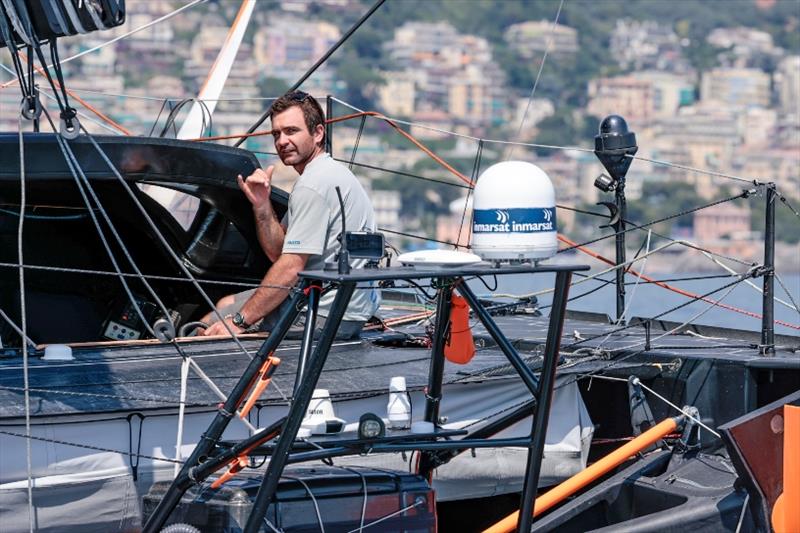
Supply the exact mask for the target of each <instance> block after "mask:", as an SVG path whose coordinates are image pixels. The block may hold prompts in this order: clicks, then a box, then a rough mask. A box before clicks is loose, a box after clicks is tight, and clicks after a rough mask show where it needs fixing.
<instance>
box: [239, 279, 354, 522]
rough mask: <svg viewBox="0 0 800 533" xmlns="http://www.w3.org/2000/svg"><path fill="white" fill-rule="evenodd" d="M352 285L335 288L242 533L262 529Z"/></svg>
mask: <svg viewBox="0 0 800 533" xmlns="http://www.w3.org/2000/svg"><path fill="white" fill-rule="evenodd" d="M355 287H356V284H355V282H352V281H347V282H344V283H342V284H341V285H340V286H339V288H338V289H337V291H336V298H335V299H334V300H333V304H332V305H331V312H330V315H329V316H328V319H327V320H326V321H325V327H324V328H323V330H322V335H321V336H320V339H319V342H318V343H317V346H316V347H315V348H314V354H313V355H312V356H311V361H310V363H309V366H308V370H306V374H305V376H304V379H303V381H302V382H301V383H300V387H299V388H298V389H297V393H296V394H295V396H294V400H293V401H292V405H291V407H290V409H289V414H288V415H287V416H286V423H285V424H284V425H283V428H281V436H280V438H279V439H278V442H277V443H276V444H275V451H274V452H273V454H272V457H271V458H270V461H269V466H268V467H267V472H266V473H265V474H264V479H262V480H261V487H259V489H258V494H257V495H256V499H255V501H254V502H253V508H252V510H251V512H250V516H249V517H248V518H247V524H245V527H244V533H257V532H258V531H260V530H261V524H262V521H263V520H264V516H266V513H267V509H268V508H269V505H270V503H271V502H272V497H273V496H274V495H275V491H276V490H277V489H278V482H279V481H280V478H281V475H282V474H283V469H284V467H285V466H286V463H287V460H288V458H289V452H290V451H291V448H292V444H293V443H294V439H295V437H297V430H299V429H300V423H301V422H302V421H303V417H304V416H305V412H306V409H307V408H308V404H309V402H310V401H311V396H312V394H313V393H314V387H316V386H317V381H318V380H319V375H320V374H321V373H322V368H323V367H324V366H325V360H326V359H327V357H328V352H329V351H330V349H331V345H332V344H333V340H334V337H335V336H336V331H337V330H338V329H339V324H340V323H341V322H342V317H343V316H344V312H345V310H346V309H347V304H348V303H349V302H350V297H351V296H352V295H353V290H354V289H355Z"/></svg>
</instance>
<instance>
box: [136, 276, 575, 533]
mask: <svg viewBox="0 0 800 533" xmlns="http://www.w3.org/2000/svg"><path fill="white" fill-rule="evenodd" d="M579 270H588V266H583V265H581V266H574V265H546V266H536V265H529V264H525V265H514V266H506V267H492V266H488V265H483V264H481V265H478V266H466V267H460V268H453V269H450V270H441V269H434V268H427V269H425V268H416V269H415V268H402V267H401V268H389V269H382V270H378V269H365V270H353V271H351V272H350V273H349V274H339V273H337V272H336V271H311V272H302V273H301V274H300V279H301V285H300V286H301V289H302V290H300V291H296V292H295V294H294V295H293V296H292V298H293V301H292V305H291V306H290V307H291V309H290V311H287V314H286V315H284V316H282V317H281V319H280V320H279V322H278V325H277V327H276V329H275V331H273V333H272V335H270V337H269V338H268V339H267V341H266V342H265V343H264V345H263V346H262V347H261V349H260V350H259V352H258V355H257V356H256V358H254V360H253V362H251V364H250V366H248V368H247V370H246V371H245V373H244V375H243V376H242V378H241V379H240V380H239V382H238V383H237V384H236V386H235V387H234V389H233V391H232V392H231V395H230V396H229V397H228V399H227V400H226V402H225V404H224V406H223V408H221V409H220V412H219V413H218V415H217V416H216V417H215V419H214V421H213V422H212V423H211V426H210V427H209V429H208V430H207V431H206V433H204V435H203V437H202V440H201V442H200V443H199V444H198V446H197V447H196V448H195V451H194V452H193V453H192V455H191V457H190V458H189V459H188V460H187V461H186V463H185V464H184V466H183V468H182V469H181V472H180V473H179V475H178V477H177V478H176V479H175V481H173V483H172V485H171V486H170V488H169V489H168V490H167V492H166V493H165V494H164V497H163V499H162V500H161V502H160V503H159V505H158V507H157V508H156V510H155V511H154V513H153V514H152V515H151V517H150V518H149V519H148V521H147V523H146V524H145V527H144V529H143V531H144V532H145V533H153V532H156V531H158V530H159V529H160V528H161V527H162V526H163V525H164V523H165V522H166V520H167V518H168V517H169V515H170V513H171V512H172V510H173V509H174V507H175V506H176V505H177V503H178V502H179V501H180V499H181V497H182V496H183V494H184V493H185V492H186V490H188V488H189V487H191V486H192V484H195V483H200V482H201V481H203V480H204V479H205V478H206V477H208V476H209V475H210V474H211V473H212V472H214V471H216V470H217V469H219V468H220V467H222V466H223V465H225V464H226V463H227V462H229V461H230V460H232V459H234V458H236V457H237V456H239V455H243V454H251V453H252V454H263V452H258V451H256V448H258V447H259V446H260V445H261V444H263V443H265V442H267V441H268V440H271V439H273V438H275V437H276V436H278V440H277V441H276V442H275V444H274V446H270V449H269V451H270V452H271V453H269V455H270V456H271V459H270V461H269V465H268V467H267V470H266V472H265V474H264V478H263V479H262V483H261V487H260V488H259V491H258V494H257V495H256V498H255V501H254V503H253V507H252V510H251V513H250V516H249V518H248V521H247V524H246V525H245V528H244V531H245V532H247V533H254V532H257V531H258V530H259V529H260V528H261V524H262V521H263V518H264V516H266V512H267V510H268V508H269V505H270V503H271V502H272V499H273V497H274V495H275V492H276V490H277V488H278V481H279V480H280V477H281V475H282V473H283V470H284V468H285V466H286V465H287V464H290V463H295V462H301V461H308V460H315V459H324V458H330V457H335V456H340V455H349V454H353V453H358V451H359V450H361V449H363V448H364V447H365V446H368V447H369V448H371V449H372V450H373V451H376V452H380V451H386V452H388V451H406V450H421V451H423V453H422V458H421V461H420V465H419V467H418V472H419V473H420V474H421V475H426V476H430V474H431V472H432V470H433V469H434V468H436V466H438V465H440V464H442V463H444V462H446V461H447V460H449V458H452V457H454V456H455V455H457V453H460V452H461V451H464V450H467V449H471V448H482V447H504V446H525V447H527V448H528V460H527V467H526V475H525V483H524V487H523V491H522V496H521V505H520V507H521V512H520V519H519V523H518V530H519V531H526V532H527V531H529V530H530V527H531V523H532V521H533V504H534V501H535V497H536V491H537V486H538V480H539V473H540V468H541V461H542V455H543V451H544V441H545V437H546V432H547V423H548V416H549V411H550V403H551V399H552V395H553V387H554V384H555V373H556V367H557V364H558V354H559V349H560V344H561V334H562V329H563V324H564V316H565V313H566V305H567V298H568V293H569V285H570V280H571V278H572V273H573V272H575V271H579ZM536 273H555V275H556V276H555V277H556V279H555V293H554V296H553V305H552V309H551V314H550V321H549V324H548V332H547V341H546V344H545V347H544V361H543V366H542V370H541V378H540V379H537V377H536V376H535V374H534V373H533V371H532V370H531V369H530V368H529V367H528V366H527V364H526V363H525V361H524V360H523V359H522V358H521V357H520V355H519V354H518V353H517V351H516V349H515V348H514V347H513V346H512V344H511V342H510V341H509V340H508V339H507V338H506V337H505V336H504V335H503V333H502V332H501V331H500V329H499V328H498V326H497V324H495V322H494V320H493V319H492V317H491V315H490V314H489V313H488V312H487V311H486V310H485V309H484V308H483V306H481V304H480V302H479V301H478V298H477V296H476V295H475V294H474V293H473V292H472V290H471V289H470V288H469V286H468V285H467V284H466V283H465V282H464V277H465V276H480V275H492V276H494V275H504V274H536ZM428 278H430V279H433V280H435V281H434V283H435V284H436V286H437V289H438V296H437V313H436V333H435V338H434V343H433V347H432V350H431V366H430V372H429V379H428V388H427V391H428V396H427V399H426V409H425V420H427V421H429V422H432V423H433V424H434V426H435V427H436V426H438V416H439V403H440V400H441V394H442V376H443V369H444V343H445V338H446V333H447V328H448V326H449V322H450V316H449V315H450V303H451V299H452V291H453V290H454V289H457V290H458V291H459V293H461V295H462V296H463V297H464V298H465V299H466V301H467V303H468V304H469V306H470V308H471V309H472V311H473V312H474V313H475V316H477V318H478V319H479V320H480V321H481V323H482V324H483V325H484V327H485V328H486V329H487V331H488V332H489V335H490V336H491V337H492V338H493V339H494V340H495V342H497V345H498V346H499V348H500V350H501V351H502V352H503V353H504V354H505V355H506V357H507V358H508V360H509V362H510V363H511V365H512V366H513V367H514V368H515V369H516V370H517V372H518V373H519V375H520V377H521V379H522V381H523V382H524V383H525V385H526V386H527V387H528V389H529V390H530V391H531V393H532V395H533V398H532V399H531V401H530V402H526V404H525V405H523V406H521V407H520V409H517V410H515V411H514V412H513V413H511V414H510V415H509V416H506V417H503V418H502V420H501V421H498V422H497V423H496V424H492V429H493V430H495V431H496V430H497V429H500V426H498V424H500V425H503V424H507V423H510V422H513V421H516V420H518V419H520V418H521V417H523V416H525V415H527V413H528V412H529V411H530V410H531V409H533V410H534V415H533V421H532V424H531V437H530V438H529V439H528V438H514V439H491V440H489V439H486V438H483V437H484V436H486V437H488V436H489V435H491V434H492V431H484V432H482V433H481V434H480V435H476V436H478V438H471V437H474V436H468V437H467V438H464V439H460V440H450V441H436V438H437V437H439V436H443V435H444V433H443V432H441V430H438V432H437V431H434V433H432V434H428V435H419V436H413V437H408V436H407V437H406V438H404V439H400V440H396V439H395V440H392V439H383V440H380V439H379V440H376V441H374V442H371V443H366V442H362V441H353V440H352V439H351V440H350V441H341V442H340V443H337V442H336V440H335V439H327V440H326V442H324V444H323V446H322V449H316V450H309V449H308V448H306V450H305V451H296V452H295V453H292V451H293V450H297V449H298V448H299V447H298V446H296V444H295V438H296V436H297V432H298V430H299V429H300V425H301V423H302V420H303V417H304V416H305V412H306V409H307V407H308V404H309V402H310V401H311V396H312V394H313V391H314V388H315V387H316V386H317V382H318V380H319V377H320V375H321V373H322V369H323V367H324V365H325V361H326V359H327V356H328V352H329V351H330V348H331V345H332V344H333V340H334V337H335V335H336V331H337V330H338V328H339V325H340V323H341V320H342V317H343V316H344V313H345V310H346V309H347V305H348V303H349V302H350V298H351V296H352V294H353V291H354V290H355V288H356V285H357V284H358V283H359V282H367V281H380V280H384V279H395V280H397V279H401V280H411V279H428ZM323 283H330V284H333V285H335V286H336V287H337V291H336V298H335V299H334V301H333V304H332V306H331V310H330V315H329V316H328V319H327V320H326V322H325V326H324V328H323V330H322V334H321V336H320V338H319V340H318V341H317V343H316V346H314V349H313V352H312V354H311V357H310V359H309V361H308V362H307V364H306V365H305V370H304V371H302V373H301V374H298V375H302V380H301V381H300V383H299V385H297V384H296V385H295V395H294V399H293V401H292V404H291V406H290V409H289V413H288V414H287V416H286V417H284V418H283V419H281V420H279V421H278V422H276V423H275V424H272V425H271V426H270V427H268V428H265V429H263V430H261V431H259V432H258V433H256V434H255V435H253V436H251V437H249V438H248V439H244V440H242V441H240V442H238V443H237V444H235V445H234V446H232V447H227V448H222V447H220V442H219V439H220V436H221V435H222V432H223V431H224V429H225V427H227V424H228V422H229V421H230V419H231V417H232V416H233V413H234V412H235V409H236V407H237V406H238V405H239V403H241V401H242V400H243V399H244V397H245V396H246V395H247V393H248V391H249V389H250V383H252V380H253V378H254V377H255V376H256V375H257V373H258V370H259V368H260V367H261V365H262V364H263V362H264V360H265V359H266V357H267V356H268V354H270V353H271V352H272V351H273V350H274V349H275V348H277V346H278V344H279V343H280V341H281V340H283V338H284V337H285V335H286V332H287V331H288V329H289V326H291V324H292V323H293V322H294V319H295V318H296V317H297V314H298V312H299V311H298V308H299V307H300V306H301V305H302V303H303V302H302V300H303V299H304V298H306V297H307V296H308V294H307V293H309V294H314V293H315V292H316V291H315V290H313V289H310V290H307V289H308V288H309V287H311V286H313V285H316V286H320V285H321V284H323ZM315 300H316V298H315V297H314V296H312V297H311V305H310V308H311V313H310V314H311V315H312V316H310V317H309V320H308V321H307V324H306V331H305V332H304V336H303V342H302V345H301V349H300V350H301V353H302V354H306V353H308V352H309V351H310V350H311V348H310V346H311V341H312V339H313V336H312V335H310V334H309V331H311V332H312V333H313V315H315V314H316V313H315V311H316V309H315V308H316V301H315ZM309 323H310V325H309ZM445 433H446V432H445ZM212 451H213V452H215V453H214V454H213V456H212V457H211V459H208V457H209V455H212V454H211V452H212Z"/></svg>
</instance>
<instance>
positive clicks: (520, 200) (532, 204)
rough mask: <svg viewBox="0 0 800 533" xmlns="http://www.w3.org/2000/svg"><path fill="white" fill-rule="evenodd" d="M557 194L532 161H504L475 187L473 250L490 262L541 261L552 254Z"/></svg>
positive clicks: (483, 175) (556, 241)
mask: <svg viewBox="0 0 800 533" xmlns="http://www.w3.org/2000/svg"><path fill="white" fill-rule="evenodd" d="M556 236H557V230H556V196H555V191H554V190H553V184H552V182H551V181H550V178H549V177H548V176H547V174H546V173H545V172H544V171H543V170H542V169H540V168H539V167H537V166H536V165H534V164H532V163H526V162H524V161H505V162H502V163H497V164H495V165H492V166H491V167H489V168H487V169H486V170H485V171H484V172H483V173H482V174H481V175H480V177H479V178H478V182H477V184H476V185H475V192H474V200H473V219H472V251H473V252H474V253H476V254H477V255H479V256H480V257H481V258H482V259H485V260H488V261H517V260H527V259H533V260H535V261H539V260H542V259H547V258H549V257H552V256H554V255H555V254H556V251H557V250H558V240H557V238H556Z"/></svg>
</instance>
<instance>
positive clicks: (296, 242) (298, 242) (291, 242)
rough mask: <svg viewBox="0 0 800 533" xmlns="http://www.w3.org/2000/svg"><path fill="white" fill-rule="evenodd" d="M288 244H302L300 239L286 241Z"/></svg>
mask: <svg viewBox="0 0 800 533" xmlns="http://www.w3.org/2000/svg"><path fill="white" fill-rule="evenodd" d="M286 244H300V241H297V240H295V241H286Z"/></svg>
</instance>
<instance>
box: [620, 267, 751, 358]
mask: <svg viewBox="0 0 800 533" xmlns="http://www.w3.org/2000/svg"><path fill="white" fill-rule="evenodd" d="M737 285H738V283H736V284H735V285H731V286H730V287H728V290H727V291H725V294H723V295H722V296H720V297H719V298H718V299H717V300H716V301H714V302H711V303H710V304H709V305H708V307H706V308H705V309H703V310H702V311H700V312H699V313H697V314H696V315H694V316H693V317H691V318H689V319H688V320H686V321H684V322H683V323H681V324H678V325H677V326H675V327H674V328H672V329H670V330H668V331H667V332H665V333H663V334H662V335H659V336H658V337H655V338H653V339H650V342H655V341H657V340H660V339H663V338H664V337H666V336H668V335H672V334H673V333H675V332H676V331H678V330H680V329H681V328H683V327H686V326H688V325H689V324H692V323H693V322H694V321H695V320H697V319H698V318H700V317H701V316H703V315H704V314H706V313H707V312H709V311H710V310H711V309H713V308H714V307H716V306H717V305H718V304H720V303H722V301H723V300H724V299H725V298H726V297H727V296H728V295H729V294H730V293H731V292H733V289H735V288H736V287H737ZM643 344H647V339H645V340H643V341H640V342H636V343H633V344H630V345H628V346H623V347H621V348H614V349H611V350H608V351H609V352H611V353H613V352H621V351H625V350H629V349H631V348H635V347H636V346H641V345H643Z"/></svg>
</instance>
